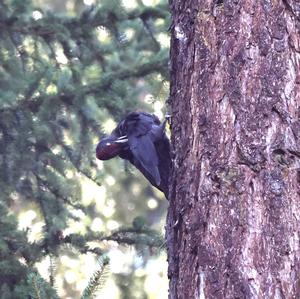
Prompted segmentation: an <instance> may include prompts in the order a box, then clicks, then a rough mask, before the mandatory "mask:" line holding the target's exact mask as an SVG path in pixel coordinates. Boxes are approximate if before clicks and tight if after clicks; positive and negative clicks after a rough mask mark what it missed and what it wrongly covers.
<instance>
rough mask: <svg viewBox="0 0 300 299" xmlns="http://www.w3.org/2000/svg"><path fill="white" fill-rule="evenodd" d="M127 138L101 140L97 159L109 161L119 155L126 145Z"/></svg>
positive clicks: (110, 137) (97, 150)
mask: <svg viewBox="0 0 300 299" xmlns="http://www.w3.org/2000/svg"><path fill="white" fill-rule="evenodd" d="M127 141H128V139H127V136H121V137H115V136H112V135H110V136H108V137H105V138H103V139H102V140H100V142H99V143H98V145H97V148H96V157H97V158H98V159H99V160H109V159H111V158H113V157H115V156H117V155H119V154H120V153H121V151H122V149H123V148H124V146H125V145H126V143H127Z"/></svg>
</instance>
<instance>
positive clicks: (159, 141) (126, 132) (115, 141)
mask: <svg viewBox="0 0 300 299" xmlns="http://www.w3.org/2000/svg"><path fill="white" fill-rule="evenodd" d="M96 156H97V158H98V159H100V160H109V159H111V158H114V157H116V156H119V157H121V158H122V159H126V160H128V161H130V162H131V163H132V164H133V165H134V166H135V167H136V168H137V169H138V170H140V171H141V173H142V174H143V175H144V176H145V177H146V178H147V180H148V181H149V182H150V183H151V184H152V185H153V186H155V187H156V188H158V189H159V190H161V191H162V192H164V194H165V196H166V198H168V180H169V171H170V167H171V158H170V143H169V139H168V137H167V136H166V133H165V122H163V123H161V122H160V121H159V119H158V118H157V117H156V116H155V115H154V114H149V113H144V112H132V113H130V114H128V115H127V116H126V117H125V118H124V119H123V120H122V121H121V122H120V123H119V124H118V126H117V127H116V128H115V129H114V130H113V131H112V133H111V134H110V135H109V136H107V137H105V138H103V139H101V140H100V142H99V143H98V145H97V148H96Z"/></svg>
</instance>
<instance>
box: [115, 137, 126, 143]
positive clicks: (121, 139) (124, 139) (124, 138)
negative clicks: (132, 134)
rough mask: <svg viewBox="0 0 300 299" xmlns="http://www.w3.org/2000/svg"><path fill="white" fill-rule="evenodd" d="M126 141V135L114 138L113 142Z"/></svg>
mask: <svg viewBox="0 0 300 299" xmlns="http://www.w3.org/2000/svg"><path fill="white" fill-rule="evenodd" d="M126 142H128V138H127V136H126V135H124V136H121V137H119V138H118V139H117V140H115V143H126Z"/></svg>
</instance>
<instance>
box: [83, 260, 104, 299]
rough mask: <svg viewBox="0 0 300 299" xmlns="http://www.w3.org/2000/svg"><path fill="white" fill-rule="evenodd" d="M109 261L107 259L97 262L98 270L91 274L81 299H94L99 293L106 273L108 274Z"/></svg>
mask: <svg viewBox="0 0 300 299" xmlns="http://www.w3.org/2000/svg"><path fill="white" fill-rule="evenodd" d="M108 265H109V259H108V258H107V257H104V258H100V259H99V260H98V269H97V270H96V271H95V272H94V273H93V274H92V276H91V277H90V280H89V282H88V285H87V286H86V288H85V289H84V291H83V294H82V296H81V299H92V298H96V296H97V294H98V293H99V291H100V290H101V289H102V288H103V286H104V284H105V282H106V279H107V276H108V273H109V266H108Z"/></svg>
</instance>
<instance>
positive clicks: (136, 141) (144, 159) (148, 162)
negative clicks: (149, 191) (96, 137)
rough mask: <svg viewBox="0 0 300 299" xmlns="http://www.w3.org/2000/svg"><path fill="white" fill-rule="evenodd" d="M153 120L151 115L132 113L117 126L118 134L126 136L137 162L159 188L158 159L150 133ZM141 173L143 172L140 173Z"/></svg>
mask: <svg viewBox="0 0 300 299" xmlns="http://www.w3.org/2000/svg"><path fill="white" fill-rule="evenodd" d="M153 124H154V119H153V116H152V115H151V114H148V113H140V112H132V113H130V114H129V115H128V116H127V117H126V118H125V119H124V120H123V121H122V122H121V123H120V125H119V134H122V135H126V136H127V138H128V145H129V148H130V150H131V152H132V154H133V156H134V158H135V159H136V160H137V161H138V163H135V164H136V166H137V167H138V168H139V167H143V168H144V170H146V172H148V173H149V175H151V176H152V177H153V179H154V181H155V183H156V184H157V185H158V186H159V184H160V181H161V178H160V174H159V170H158V157H157V153H156V149H155V146H154V144H153V136H152V133H151V130H152V126H153ZM142 172H143V173H144V172H145V171H142Z"/></svg>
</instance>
